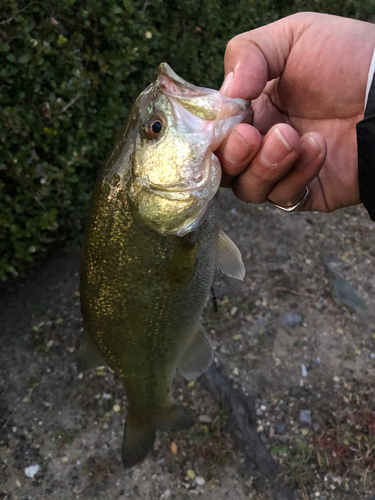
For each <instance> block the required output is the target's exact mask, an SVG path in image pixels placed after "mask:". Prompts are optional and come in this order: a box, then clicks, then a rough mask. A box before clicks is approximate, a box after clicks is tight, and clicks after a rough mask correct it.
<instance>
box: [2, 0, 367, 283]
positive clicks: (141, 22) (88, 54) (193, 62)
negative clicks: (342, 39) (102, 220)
mask: <svg viewBox="0 0 375 500" xmlns="http://www.w3.org/2000/svg"><path fill="white" fill-rule="evenodd" d="M372 4H373V2H372V1H371V0H369V1H368V2H367V4H366V2H363V1H359V0H346V1H344V0H342V1H336V2H334V1H329V0H327V1H325V2H324V1H322V2H319V1H317V0H311V1H298V0H295V1H290V2H284V1H281V0H273V1H271V0H258V1H256V0H232V1H228V0H153V1H152V0H142V1H141V2H135V1H131V0H122V1H120V0H118V1H115V0H86V1H85V0H54V1H53V2H47V1H45V0H34V1H33V0H26V1H24V2H21V1H18V2H17V1H15V0H5V5H4V3H3V4H2V9H1V12H0V16H1V20H0V23H1V24H0V55H1V64H0V80H1V85H0V131H1V132H0V133H1V140H0V278H2V279H5V278H6V276H7V275H8V274H9V273H12V274H14V275H17V274H18V273H20V272H23V271H24V270H25V269H26V268H27V266H28V265H29V264H30V263H31V262H32V261H33V259H34V258H35V256H37V255H40V254H41V253H42V252H45V251H46V250H48V249H50V248H53V244H56V243H61V242H62V241H64V240H65V239H66V238H70V239H79V237H80V235H81V234H82V227H83V224H84V220H85V217H86V212H87V203H88V200H89V197H90V190H91V189H92V185H93V182H94V179H95V177H96V173H97V171H98V168H99V166H100V165H101V163H102V162H103V160H104V158H105V156H106V155H107V154H108V152H109V151H110V149H111V146H112V145H113V142H114V137H115V135H116V133H117V131H118V130H119V129H120V128H121V126H122V124H123V123H124V120H125V118H126V115H127V113H128V111H129V109H130V107H131V105H132V103H133V101H134V99H135V98H136V96H137V95H138V94H139V92H140V91H141V90H143V88H145V87H146V86H147V85H148V84H149V83H150V82H151V81H153V80H154V79H155V77H156V70H157V67H158V64H159V63H160V62H161V61H167V62H169V63H170V64H171V66H172V67H173V68H174V69H175V70H176V71H177V72H178V73H179V74H181V75H182V76H184V77H185V78H187V79H188V80H190V81H192V82H194V83H196V84H199V85H203V86H211V87H216V88H217V87H219V86H220V84H221V81H222V71H223V70H222V59H223V54H224V50H225V45H226V42H227V41H228V40H229V39H230V38H231V37H232V36H234V35H235V34H237V33H240V32H242V31H246V30H248V29H252V28H254V27H257V26H259V25H261V24H265V23H268V22H271V21H274V20H276V19H277V18H279V17H281V16H283V15H287V14H288V13H292V12H296V11H299V10H317V11H325V12H333V13H336V14H341V15H346V16H350V17H362V18H367V19H368V18H369V17H370V16H374V14H375V7H374V6H373V5H372ZM364 5H368V7H367V9H366V8H365V7H364Z"/></svg>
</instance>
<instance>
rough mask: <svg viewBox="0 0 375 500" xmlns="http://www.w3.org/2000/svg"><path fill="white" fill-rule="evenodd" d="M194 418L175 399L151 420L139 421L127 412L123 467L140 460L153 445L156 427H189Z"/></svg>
mask: <svg viewBox="0 0 375 500" xmlns="http://www.w3.org/2000/svg"><path fill="white" fill-rule="evenodd" d="M193 424H194V420H193V419H192V418H191V416H190V415H189V414H188V413H187V411H186V410H185V409H184V408H183V407H182V406H181V405H180V403H178V402H177V401H174V400H173V401H171V402H170V404H169V405H168V406H166V407H165V408H164V409H163V410H162V411H161V412H160V413H158V414H157V415H154V418H153V420H152V421H151V422H150V421H145V422H140V421H139V419H137V418H135V417H133V416H132V414H131V413H128V416H127V418H126V422H125V432H124V440H123V442H122V464H123V466H124V468H125V469H128V468H130V467H133V466H134V465H137V464H139V463H140V462H142V461H143V460H144V459H145V458H146V456H147V455H148V453H149V452H150V451H152V449H153V447H154V442H155V437H156V430H157V429H173V430H181V429H189V428H190V427H191V426H192V425H193Z"/></svg>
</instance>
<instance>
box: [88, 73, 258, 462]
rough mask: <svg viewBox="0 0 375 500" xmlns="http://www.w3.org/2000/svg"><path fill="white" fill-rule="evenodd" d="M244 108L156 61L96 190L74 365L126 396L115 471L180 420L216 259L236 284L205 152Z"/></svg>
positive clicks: (199, 354) (201, 346)
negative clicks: (174, 391) (177, 378)
mask: <svg viewBox="0 0 375 500" xmlns="http://www.w3.org/2000/svg"><path fill="white" fill-rule="evenodd" d="M249 113H250V103H249V102H248V101H244V100H242V99H230V98H228V97H224V96H223V95H221V94H220V92H218V91H215V90H211V89H204V88H199V87H195V86H194V85H191V84H190V83H188V82H185V81H184V80H183V79H182V78H180V77H179V76H177V75H176V73H174V71H173V70H172V69H171V68H170V67H169V66H168V65H167V64H165V63H163V64H161V65H160V67H159V71H158V78H157V80H156V81H155V82H154V83H152V84H151V85H150V86H149V87H147V89H146V90H145V91H144V92H142V93H141V95H140V96H139V97H138V99H137V100H136V102H135V104H134V107H133V109H132V111H131V113H130V116H129V119H128V122H127V124H126V126H125V128H124V131H123V133H122V135H121V137H120V139H119V140H118V142H117V144H116V146H115V148H114V151H113V153H112V155H111V156H110V158H109V160H108V162H107V164H106V165H105V166H104V168H103V170H102V171H101V173H100V175H99V178H98V180H97V182H96V185H95V188H94V191H93V196H92V201H91V209H90V213H89V218H88V221H87V226H86V232H85V237H84V244H83V249H82V269H81V308H82V316H83V338H82V345H81V352H80V360H79V368H80V369H88V368H92V367H94V366H100V365H104V364H108V365H109V366H110V367H111V368H112V369H113V370H115V371H116V372H117V373H118V375H119V377H120V379H121V382H122V384H123V386H124V388H125V391H126V395H127V399H128V404H129V406H128V413H127V418H126V424H125V434H124V440H123V447H122V458H123V464H124V467H131V466H133V465H135V464H137V463H139V462H140V461H141V460H143V459H144V458H145V456H146V455H147V453H148V452H149V451H151V450H152V448H153V444H154V441H155V435H156V430H157V429H159V428H166V427H168V428H172V429H182V428H188V427H190V426H191V425H192V419H191V417H190V416H189V415H188V414H187V413H186V411H185V410H184V409H183V408H182V407H181V406H180V405H179V404H178V403H177V402H176V401H175V400H174V399H173V397H172V396H171V394H170V389H171V384H172V381H173V378H174V375H175V371H176V368H177V369H178V370H179V372H180V373H181V375H183V376H184V377H185V378H187V379H193V378H195V377H198V376H199V375H201V374H202V373H203V372H204V371H205V370H206V369H207V368H208V367H209V366H210V364H211V362H212V347H211V343H210V340H209V339H208V337H207V334H206V332H205V330H204V328H203V326H202V324H201V323H200V315H201V312H202V309H203V307H204V304H205V302H206V299H207V296H208V294H209V292H210V287H211V283H212V279H213V273H214V267H215V262H216V265H217V266H218V267H219V268H220V269H221V270H222V271H223V272H225V273H226V274H228V275H230V276H233V277H235V278H238V279H243V276H244V266H243V263H242V259H241V254H240V252H239V250H238V249H237V247H236V246H235V244H234V243H233V242H232V241H231V240H230V239H229V238H228V237H227V236H226V235H225V234H224V233H223V232H222V231H220V230H219V228H218V221H217V196H216V194H217V192H218V189H219V185H220V179H221V169H220V165H219V161H218V159H217V158H216V156H215V155H214V154H213V153H212V151H214V150H215V149H217V148H218V146H219V145H220V144H221V142H222V141H223V139H224V137H225V135H226V134H227V133H228V131H229V130H230V129H231V128H232V127H233V126H234V125H235V124H237V123H240V122H241V121H243V119H244V117H245V116H247V115H249Z"/></svg>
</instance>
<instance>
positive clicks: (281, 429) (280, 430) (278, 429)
mask: <svg viewBox="0 0 375 500" xmlns="http://www.w3.org/2000/svg"><path fill="white" fill-rule="evenodd" d="M275 431H276V434H279V435H280V436H282V435H283V434H285V425H282V424H280V425H277V426H276V429H275Z"/></svg>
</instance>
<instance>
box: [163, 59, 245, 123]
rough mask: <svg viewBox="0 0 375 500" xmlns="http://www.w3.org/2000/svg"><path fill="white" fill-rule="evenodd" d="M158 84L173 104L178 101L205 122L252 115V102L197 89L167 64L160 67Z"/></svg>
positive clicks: (210, 90)
mask: <svg viewBox="0 0 375 500" xmlns="http://www.w3.org/2000/svg"><path fill="white" fill-rule="evenodd" d="M157 84H158V85H159V87H160V90H161V91H162V92H163V94H164V95H165V96H166V97H168V99H170V100H172V101H173V102H172V104H175V102H176V101H177V102H178V103H179V104H180V105H182V106H183V107H184V108H185V109H186V110H188V111H189V112H190V113H192V114H194V115H196V116H197V117H199V118H201V119H203V120H205V121H214V120H226V119H228V118H230V117H234V116H238V115H244V116H246V115H250V114H251V107H250V104H251V103H250V101H246V100H244V99H236V98H228V97H226V96H224V95H223V94H221V93H220V92H218V91H217V90H213V89H209V88H203V87H197V86H196V85H193V84H192V83H189V82H187V81H185V80H184V79H183V78H181V77H180V76H178V75H177V73H175V72H174V71H173V69H172V68H171V67H170V66H169V64H167V63H165V62H164V63H161V64H160V65H159V68H158V78H157Z"/></svg>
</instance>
